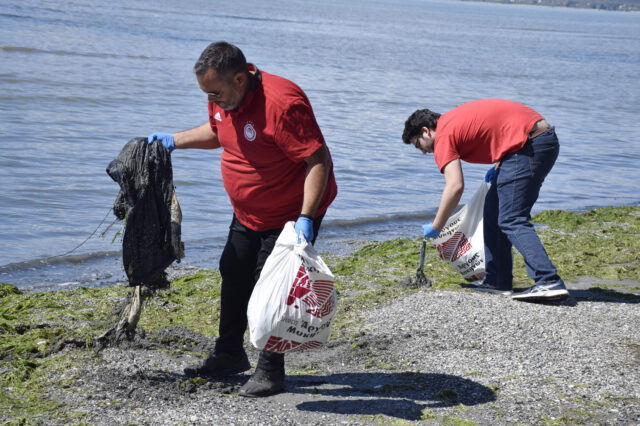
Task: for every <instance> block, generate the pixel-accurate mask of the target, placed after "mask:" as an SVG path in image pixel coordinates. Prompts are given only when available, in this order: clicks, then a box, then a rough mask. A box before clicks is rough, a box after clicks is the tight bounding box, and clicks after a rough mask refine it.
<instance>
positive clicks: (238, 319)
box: [215, 215, 324, 354]
mask: <svg viewBox="0 0 640 426" xmlns="http://www.w3.org/2000/svg"><path fill="white" fill-rule="evenodd" d="M323 217H324V215H323V216H320V217H318V218H316V219H314V221H313V231H314V237H313V241H311V242H312V243H314V242H315V240H316V236H317V235H318V232H319V231H320V224H321V223H322V218H323ZM280 232H282V228H278V229H272V230H269V231H263V232H258V231H254V230H252V229H249V228H247V227H246V226H244V225H243V224H241V223H240V221H238V219H237V218H236V216H235V215H234V216H233V220H232V221H231V225H230V226H229V236H228V237H227V243H226V245H225V247H224V250H223V251H222V256H221V257H220V275H221V276H222V288H221V295H220V327H219V334H220V337H219V338H218V340H217V341H216V347H215V351H216V352H226V353H230V354H238V353H240V352H242V349H243V348H242V345H243V341H244V333H245V331H246V330H247V325H248V321H247V305H248V304H249V298H250V297H251V293H252V292H253V287H254V286H255V284H256V282H257V281H258V278H259V277H260V272H261V271H262V268H263V266H264V263H265V262H266V260H267V257H269V254H271V251H272V250H273V247H274V246H275V243H276V240H277V239H278V236H279V235H280ZM263 352H264V351H263Z"/></svg>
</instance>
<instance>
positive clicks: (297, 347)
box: [264, 336, 322, 353]
mask: <svg viewBox="0 0 640 426" xmlns="http://www.w3.org/2000/svg"><path fill="white" fill-rule="evenodd" d="M320 346H322V342H318V341H316V340H312V341H310V342H305V343H300V342H296V341H293V340H287V339H283V338H282V337H277V336H270V337H269V340H267V343H265V345H264V350H265V351H269V352H280V353H284V352H293V351H305V350H307V349H314V348H319V347H320Z"/></svg>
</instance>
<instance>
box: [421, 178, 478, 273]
mask: <svg viewBox="0 0 640 426" xmlns="http://www.w3.org/2000/svg"><path fill="white" fill-rule="evenodd" d="M488 191H489V185H488V184H487V182H484V181H483V182H482V185H480V188H479V189H478V191H477V192H476V193H475V195H474V196H473V198H472V199H471V201H469V203H468V204H466V205H465V206H464V207H462V209H460V211H458V212H457V213H456V214H454V215H453V216H451V217H450V218H449V220H448V221H447V223H446V225H445V226H444V228H442V231H441V232H440V235H439V236H438V237H437V238H434V239H433V240H431V243H432V244H433V245H434V246H435V247H436V250H437V251H438V255H439V256H440V258H441V259H442V260H444V261H445V262H447V263H449V264H450V265H451V266H453V268H454V269H455V270H457V271H458V272H459V273H460V274H461V275H462V276H463V277H464V278H465V279H466V280H467V281H469V282H471V281H478V280H481V279H482V278H484V230H483V220H482V218H483V210H484V199H485V197H486V195H487V192H488Z"/></svg>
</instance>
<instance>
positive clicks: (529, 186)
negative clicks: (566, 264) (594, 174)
mask: <svg viewBox="0 0 640 426" xmlns="http://www.w3.org/2000/svg"><path fill="white" fill-rule="evenodd" d="M402 140H403V141H404V143H406V144H413V145H414V146H415V147H416V148H418V149H419V150H421V151H422V153H423V154H426V153H433V155H434V157H435V160H436V163H437V165H438V168H439V169H440V172H441V173H443V174H444V178H445V182H446V183H445V188H444V190H443V193H442V199H441V201H440V206H439V208H438V212H437V214H436V217H435V219H434V221H433V222H432V223H429V224H426V225H424V226H423V232H424V236H425V237H428V238H435V237H437V236H438V235H439V233H440V231H441V230H442V228H443V227H444V225H445V223H446V221H447V219H448V218H449V216H451V214H452V213H453V211H454V209H455V208H456V206H457V205H458V202H459V201H460V197H461V196H462V192H463V190H464V178H463V175H462V165H461V163H460V160H465V161H467V162H469V163H483V164H493V163H495V164H496V166H495V167H492V168H491V169H489V171H488V172H487V175H486V177H485V180H487V181H488V182H491V183H492V185H491V188H490V189H489V192H488V194H487V196H486V198H485V205H484V221H483V222H484V249H485V271H486V272H485V277H484V280H483V282H482V284H480V285H478V286H475V288H476V289H478V290H482V291H489V292H491V293H497V294H506V295H511V291H512V287H513V282H512V280H513V275H512V270H513V257H512V252H511V247H512V245H513V246H515V248H516V249H517V250H518V251H519V252H520V253H521V254H522V257H523V258H524V262H525V265H526V268H527V274H528V275H529V277H531V278H532V279H533V280H534V282H535V285H534V286H533V287H531V288H530V289H528V290H526V291H524V292H520V293H514V294H513V295H512V297H513V299H516V300H525V301H558V300H564V299H566V298H567V297H568V295H569V292H568V291H567V289H566V287H565V285H564V282H563V281H562V279H561V278H560V277H559V276H558V272H557V271H556V268H555V267H554V266H553V264H552V263H551V260H549V257H548V256H547V253H546V251H545V249H544V247H543V245H542V243H541V242H540V239H539V238H538V235H537V234H536V231H535V230H534V229H533V225H532V224H531V222H529V220H530V219H531V208H532V207H533V204H534V203H535V202H536V200H537V199H538V194H539V192H540V187H541V186H542V182H543V181H544V178H545V177H546V176H547V174H548V173H549V171H550V170H551V168H552V167H553V165H554V163H555V161H556V158H557V157H558V153H559V149H560V148H559V144H558V137H557V136H556V133H555V128H553V127H551V126H550V125H549V123H547V121H546V120H545V119H544V117H542V116H541V115H540V114H538V113H537V112H536V111H534V110H533V109H531V108H529V107H527V106H525V105H522V104H519V103H516V102H511V101H506V100H500V99H483V100H477V101H472V102H468V103H466V104H463V105H461V106H459V107H457V108H454V109H452V110H451V111H449V112H447V113H445V114H442V115H440V114H437V113H434V112H432V111H430V110H428V109H422V110H417V111H415V112H414V113H413V114H412V115H411V116H410V117H409V118H408V119H407V121H406V123H405V128H404V133H403V135H402Z"/></svg>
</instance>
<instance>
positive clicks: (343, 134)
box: [0, 0, 640, 291]
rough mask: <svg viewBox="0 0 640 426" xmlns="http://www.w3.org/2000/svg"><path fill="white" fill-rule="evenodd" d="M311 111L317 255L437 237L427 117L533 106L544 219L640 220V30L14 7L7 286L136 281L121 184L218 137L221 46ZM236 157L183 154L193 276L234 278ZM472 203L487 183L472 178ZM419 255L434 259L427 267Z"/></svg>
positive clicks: (353, 7)
mask: <svg viewBox="0 0 640 426" xmlns="http://www.w3.org/2000/svg"><path fill="white" fill-rule="evenodd" d="M217 40H227V41H229V42H232V43H234V44H236V45H238V46H239V47H240V48H241V49H242V50H243V51H244V53H245V55H246V56H247V59H248V60H249V61H250V62H253V63H255V64H256V65H257V66H258V67H259V68H261V69H263V70H265V71H268V72H270V73H273V74H277V75H280V76H283V77H286V78H288V79H290V80H293V81H294V82H296V83H297V84H298V85H300V86H301V87H302V88H303V90H305V92H306V93H307V95H308V96H309V98H310V100H311V103H312V105H313V108H314V111H315V114H316V118H317V120H318V122H319V124H320V127H321V128H322V130H323V133H324V136H325V138H326V141H327V143H328V145H329V148H330V150H331V153H332V155H333V159H334V163H335V173H336V179H337V181H338V186H339V195H338V198H337V199H336V201H335V202H334V204H333V205H332V206H331V208H330V209H329V211H328V213H327V215H326V217H325V221H324V225H323V229H322V230H321V235H320V237H319V240H318V242H317V247H318V248H319V249H320V250H322V251H329V252H348V251H349V250H350V249H351V248H352V247H353V246H354V245H357V244H358V242H360V241H363V240H385V239H390V238H395V237H412V238H417V237H420V236H421V232H422V230H421V224H422V223H425V222H428V221H430V220H431V219H432V218H433V215H434V213H435V212H436V209H437V206H438V203H439V199H440V193H441V191H442V188H443V186H444V179H443V178H442V176H441V175H440V173H439V172H438V170H437V168H436V166H435V163H434V160H433V157H432V156H431V155H422V154H421V153H420V152H419V151H418V150H416V149H415V148H413V147H412V146H408V145H404V144H403V143H402V141H401V134H402V130H403V126H404V121H405V120H406V118H407V117H408V116H409V114H411V113H412V112H413V111H414V110H415V109H418V108H430V109H432V110H434V111H436V112H441V113H443V112H446V111H447V110H449V109H451V108H454V107H455V106H457V105H460V104H461V103H464V102H466V101H469V100H472V99H479V98H505V99H511V100H515V101H519V102H522V103H525V104H527V105H529V106H531V107H533V108H534V109H536V110H538V111H539V112H540V113H541V114H542V115H544V116H545V117H546V118H547V120H548V121H549V122H550V123H552V124H553V125H555V126H556V130H557V133H558V135H559V138H560V143H561V152H560V157H559V159H558V161H557V163H556V166H555V168H554V169H553V170H552V172H551V174H550V175H549V176H548V178H547V181H546V182H545V184H544V186H543V188H542V192H541V194H540V199H539V201H538V203H537V204H536V206H535V209H536V210H535V211H540V210H546V209H567V210H572V211H580V210H585V209H589V208H593V207H598V206H609V205H614V206H616V205H628V204H633V205H636V204H638V203H640V193H639V191H638V190H639V189H640V183H639V182H640V171H639V166H640V14H638V13H623V12H606V11H596V10H582V9H570V8H551V7H541V6H515V5H503V4H491V3H473V2H460V1H443V0H434V1H419V0H346V1H345V0H340V1H337V0H327V1H322V2H320V1H307V0H304V1H303V0H276V1H268V2H265V1H258V0H249V1H239V2H213V1H209V0H180V1H167V0H160V1H158V0H154V1H148V0H141V1H135V2H131V1H122V0H112V1H109V2H103V1H97V0H66V1H59V0H57V1H47V0H37V1H36V0H20V1H18V0H3V2H2V4H0V207H1V210H0V211H1V217H0V282H8V283H11V284H14V285H17V286H18V287H19V288H21V289H23V290H32V291H41V290H49V289H62V288H71V287H75V286H80V285H83V286H105V285H112V284H116V283H124V282H126V278H125V275H124V272H123V270H122V260H121V258H120V245H121V239H120V238H121V234H120V233H119V232H121V231H122V224H121V223H119V222H117V223H113V222H114V216H113V215H112V213H111V212H110V208H111V206H112V204H113V202H114V200H115V197H116V195H117V193H118V186H117V184H116V183H115V182H113V181H112V180H111V179H110V178H109V176H108V175H107V174H106V173H105V169H106V166H107V165H108V164H109V162H110V161H111V160H112V159H113V158H115V156H116V155H117V154H118V153H119V152H120V149H121V148H122V146H123V145H124V144H125V143H126V142H127V141H128V140H129V139H131V138H133V137H138V136H147V135H148V134H150V133H152V132H156V131H164V132H175V131H179V130H184V129H187V128H192V127H195V126H198V125H200V124H202V123H204V122H206V120H207V104H206V101H207V99H206V96H205V95H204V94H203V93H202V92H201V91H200V90H199V88H198V85H197V82H196V79H195V77H194V74H193V72H192V67H193V64H194V62H195V60H196V59H197V58H198V56H199V55H200V53H201V51H202V50H203V49H204V48H205V47H206V46H207V45H208V44H209V43H210V42H212V41H217ZM219 161H220V152H219V151H217V150H216V151H201V150H180V151H175V152H174V153H173V154H172V162H173V170H174V180H175V185H176V190H177V195H178V199H179V201H180V203H181V206H182V211H183V223H182V225H183V228H182V229H183V240H184V243H185V246H186V258H185V259H184V260H183V262H182V264H181V267H185V268H191V267H194V268H195V267H205V268H217V266H218V258H219V255H220V252H221V248H222V247H223V245H224V242H225V239H226V235H227V230H228V225H229V223H230V220H231V216H232V211H231V207H230V204H229V201H228V198H227V196H226V193H225V191H224V189H223V187H222V183H221V178H220V171H219ZM463 169H464V173H465V181H466V191H465V194H464V196H463V199H462V203H464V202H466V201H468V200H469V199H470V198H471V197H472V195H473V193H474V192H475V190H476V189H477V187H478V186H479V184H480V181H481V179H482V177H483V176H484V173H485V171H486V169H487V166H481V165H471V164H464V166H463ZM417 250H418V248H416V251H417Z"/></svg>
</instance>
